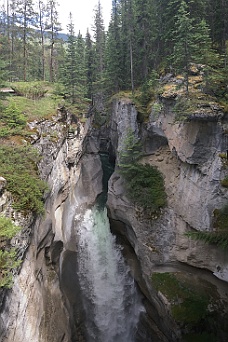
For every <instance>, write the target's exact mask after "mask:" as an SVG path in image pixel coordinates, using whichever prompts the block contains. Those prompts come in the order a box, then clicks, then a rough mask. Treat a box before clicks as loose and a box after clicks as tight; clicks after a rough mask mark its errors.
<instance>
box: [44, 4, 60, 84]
mask: <svg viewBox="0 0 228 342" xmlns="http://www.w3.org/2000/svg"><path fill="white" fill-rule="evenodd" d="M57 6H58V3H57V1H56V0H49V1H48V3H47V18H49V21H48V22H47V24H46V29H47V30H48V32H49V35H50V62H49V71H50V76H49V78H50V82H54V81H55V80H56V73H57V70H56V69H57V68H56V66H55V62H56V59H55V45H56V43H57V40H58V32H59V31H61V25H60V23H59V19H58V11H57Z"/></svg>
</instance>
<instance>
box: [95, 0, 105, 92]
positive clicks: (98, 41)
mask: <svg viewBox="0 0 228 342" xmlns="http://www.w3.org/2000/svg"><path fill="white" fill-rule="evenodd" d="M93 29H94V39H95V44H94V70H95V82H94V93H95V95H97V96H98V97H100V96H103V93H104V76H105V31H104V21H103V14H102V7H101V3H100V1H99V2H98V4H97V7H96V9H95V17H94V28H93Z"/></svg>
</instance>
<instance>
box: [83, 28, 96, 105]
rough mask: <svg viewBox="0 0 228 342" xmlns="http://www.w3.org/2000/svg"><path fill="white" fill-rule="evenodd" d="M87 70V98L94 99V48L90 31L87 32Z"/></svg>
mask: <svg viewBox="0 0 228 342" xmlns="http://www.w3.org/2000/svg"><path fill="white" fill-rule="evenodd" d="M85 69H86V88H87V97H88V98H89V99H92V97H93V83H94V72H95V71H94V48H93V42H92V39H91V35H90V33H89V30H88V29H87V32H86V40H85Z"/></svg>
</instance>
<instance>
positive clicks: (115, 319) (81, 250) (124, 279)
mask: <svg viewBox="0 0 228 342" xmlns="http://www.w3.org/2000/svg"><path fill="white" fill-rule="evenodd" d="M76 222H77V232H78V238H79V246H78V263H79V265H78V268H79V270H78V274H79V279H80V286H81V290H82V295H83V302H84V310H85V315H86V323H85V324H86V329H87V334H88V337H87V340H88V342H95V341H96V342H133V341H135V338H134V335H135V332H136V330H137V322H138V320H139V315H140V312H142V311H143V306H142V304H141V300H140V298H139V295H138V293H137V290H136V287H135V283H134V280H133V279H132V277H131V275H130V272H129V268H128V266H127V265H126V264H125V262H124V259H123V256H122V253H121V248H120V246H118V245H117V244H116V241H115V237H114V236H113V235H112V234H111V232H110V227H109V220H108V217H107V209H106V208H103V207H101V206H94V207H92V208H90V209H87V210H86V211H85V212H84V215H82V216H81V217H80V220H79V217H77V218H76Z"/></svg>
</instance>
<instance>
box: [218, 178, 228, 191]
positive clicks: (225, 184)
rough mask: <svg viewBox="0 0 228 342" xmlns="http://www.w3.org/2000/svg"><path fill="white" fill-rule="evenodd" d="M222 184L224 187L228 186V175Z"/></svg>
mask: <svg viewBox="0 0 228 342" xmlns="http://www.w3.org/2000/svg"><path fill="white" fill-rule="evenodd" d="M220 184H221V185H222V186H223V187H224V188H228V176H226V177H225V178H224V179H222V180H221V181H220Z"/></svg>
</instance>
